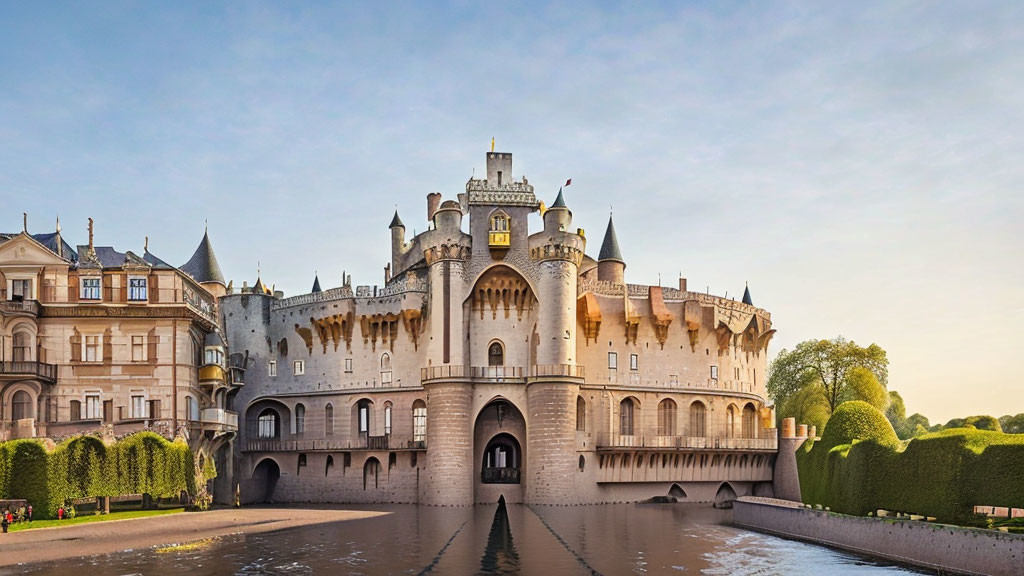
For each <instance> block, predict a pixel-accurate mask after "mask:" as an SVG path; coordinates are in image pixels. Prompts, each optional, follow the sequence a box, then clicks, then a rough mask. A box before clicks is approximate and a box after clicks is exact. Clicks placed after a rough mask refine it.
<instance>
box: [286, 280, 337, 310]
mask: <svg viewBox="0 0 1024 576" xmlns="http://www.w3.org/2000/svg"><path fill="white" fill-rule="evenodd" d="M353 297H354V294H353V293H352V288H351V287H350V286H339V287H338V288H330V289H328V290H324V291H323V292H313V293H310V294H302V295H300V296H292V297H291V298H282V299H280V300H275V301H274V302H273V303H272V304H271V306H270V307H271V308H272V309H273V310H279V309H281V308H291V307H293V306H304V305H306V304H316V303H318V302H330V301H332V300H343V299H346V298H353Z"/></svg>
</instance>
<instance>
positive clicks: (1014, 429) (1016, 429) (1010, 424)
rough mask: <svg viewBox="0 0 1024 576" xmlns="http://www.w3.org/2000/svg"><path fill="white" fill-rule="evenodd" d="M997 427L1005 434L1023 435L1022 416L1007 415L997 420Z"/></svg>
mask: <svg viewBox="0 0 1024 576" xmlns="http://www.w3.org/2000/svg"><path fill="white" fill-rule="evenodd" d="M999 426H1000V427H1002V429H1003V432H1004V433H1006V434H1024V414H1017V415H1016V416H1010V415H1009V414H1007V415H1006V416H1003V417H1002V418H1000V419H999Z"/></svg>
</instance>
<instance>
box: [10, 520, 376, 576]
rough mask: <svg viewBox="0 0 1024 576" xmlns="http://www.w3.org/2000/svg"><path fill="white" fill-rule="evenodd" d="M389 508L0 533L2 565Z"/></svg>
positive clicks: (251, 531)
mask: <svg viewBox="0 0 1024 576" xmlns="http://www.w3.org/2000/svg"><path fill="white" fill-rule="evenodd" d="M383 514H387V512H373V511H362V510H329V509H328V510H325V509H312V508H308V509H307V508H240V509H226V510H212V511H209V512H182V513H180V514H170V515H165V516H150V517H146V518H129V519H125V520H111V521H108V522H92V523H88V524H78V525H74V526H58V527H54V528H39V529H36V530H24V531H20V532H12V533H8V534H0V567H3V566H12V565H16V564H25V563H30V562H46V561H50V560H61V559H66V558H77V557H80V556H91V555H94V554H107V553H110V552H120V551H122V550H132V549H138V548H149V547H152V546H162V545H167V544H180V543H184V542H190V541H193V540H202V539H203V538H212V537H214V536H225V535H228V534H256V533H259V532H270V531H273V530H282V529H285V528H293V527H295V526H306V525H310V524H322V523H325V522H339V521H342V520H358V519H360V518H370V517H373V516H380V515H383Z"/></svg>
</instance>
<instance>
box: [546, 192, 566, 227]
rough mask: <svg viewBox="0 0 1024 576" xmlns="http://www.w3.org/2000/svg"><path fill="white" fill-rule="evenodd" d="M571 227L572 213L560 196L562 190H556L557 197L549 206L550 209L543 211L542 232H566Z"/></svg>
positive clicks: (563, 198)
mask: <svg viewBox="0 0 1024 576" xmlns="http://www.w3.org/2000/svg"><path fill="white" fill-rule="evenodd" d="M571 225H572V212H571V211H570V210H569V207H568V206H566V205H565V197H564V196H562V189H561V188H559V189H558V196H557V197H556V198H555V201H554V202H553V203H552V204H551V207H550V208H548V209H547V210H545V211H544V231H545V232H548V233H551V232H568V231H569V228H570V226H571Z"/></svg>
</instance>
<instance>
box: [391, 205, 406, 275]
mask: <svg viewBox="0 0 1024 576" xmlns="http://www.w3.org/2000/svg"><path fill="white" fill-rule="evenodd" d="M388 228H390V229H391V273H392V274H398V272H399V267H400V265H401V256H402V254H404V253H405V224H403V223H402V219H401V218H399V217H398V210H397V209H396V210H395V217H394V218H392V219H391V224H390V225H388Z"/></svg>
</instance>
